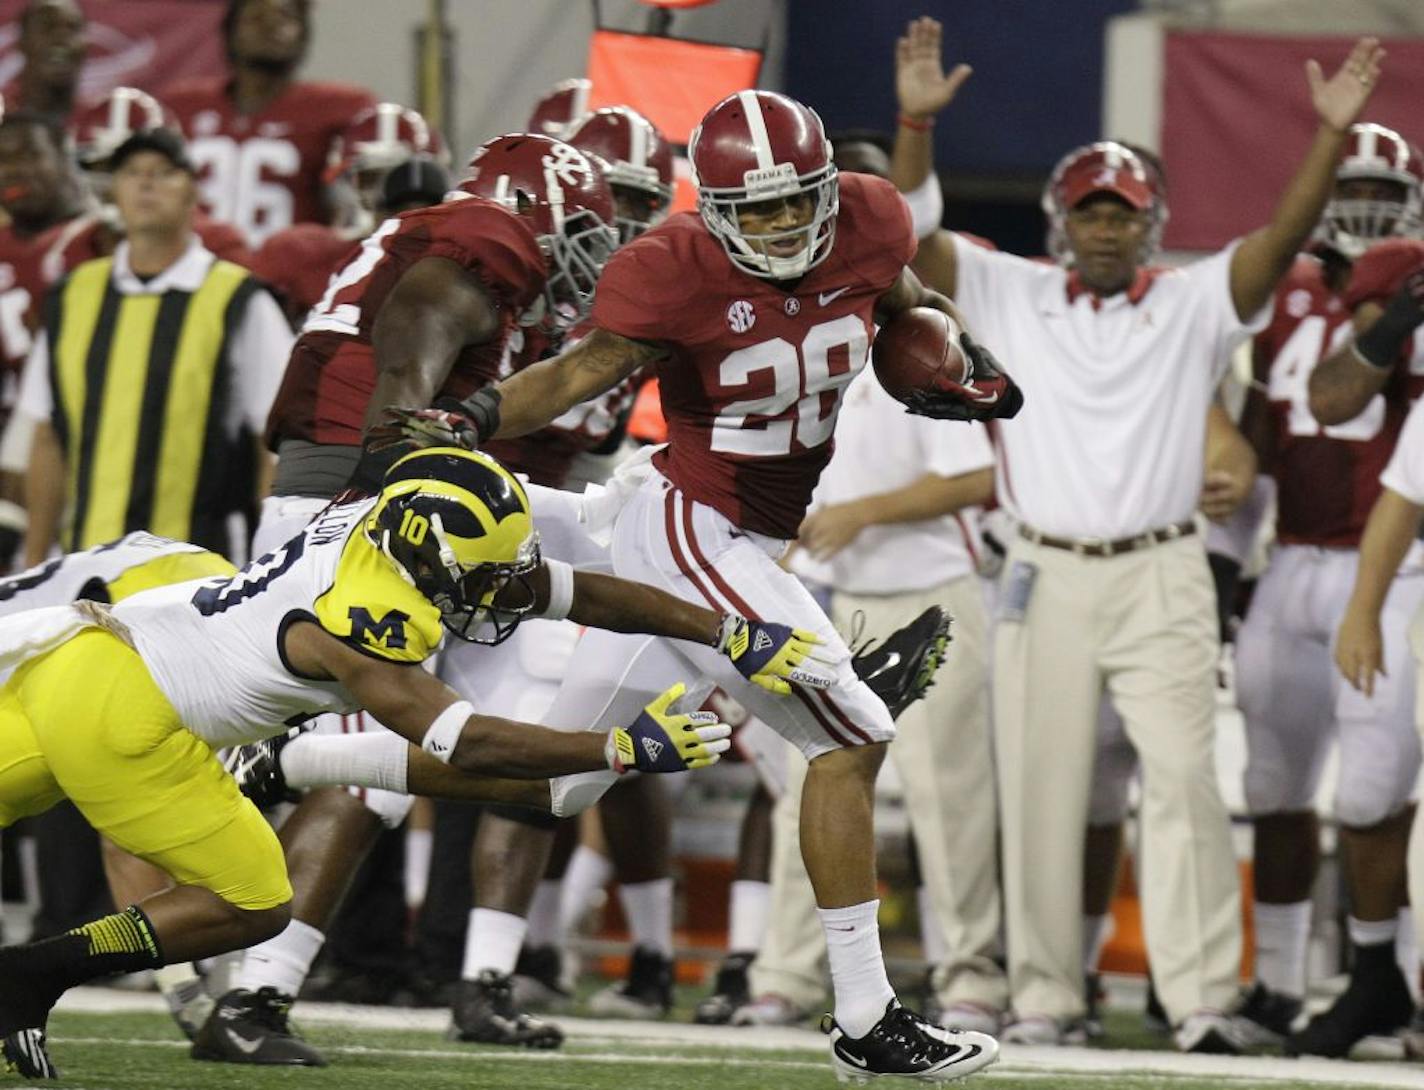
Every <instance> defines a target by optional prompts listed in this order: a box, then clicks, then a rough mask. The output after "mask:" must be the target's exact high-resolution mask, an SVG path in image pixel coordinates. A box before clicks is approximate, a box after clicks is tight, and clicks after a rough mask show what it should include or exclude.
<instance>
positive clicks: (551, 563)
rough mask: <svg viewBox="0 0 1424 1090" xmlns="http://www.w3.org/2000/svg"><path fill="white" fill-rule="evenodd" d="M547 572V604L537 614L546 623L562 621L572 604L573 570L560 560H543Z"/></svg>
mask: <svg viewBox="0 0 1424 1090" xmlns="http://www.w3.org/2000/svg"><path fill="white" fill-rule="evenodd" d="M544 567H545V569H547V570H548V572H549V604H548V605H547V606H545V607H544V612H543V613H541V614H539V616H540V617H542V618H543V619H544V620H546V621H562V620H563V619H564V618H565V617H567V616H568V615H569V610H570V609H572V608H573V604H574V569H573V568H572V567H570V566H569V565H568V564H565V563H564V562H563V561H562V560H545V561H544Z"/></svg>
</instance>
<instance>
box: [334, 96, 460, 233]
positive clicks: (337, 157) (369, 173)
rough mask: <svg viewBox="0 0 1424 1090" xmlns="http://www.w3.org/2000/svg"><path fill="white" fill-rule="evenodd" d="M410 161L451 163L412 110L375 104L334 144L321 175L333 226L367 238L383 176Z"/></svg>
mask: <svg viewBox="0 0 1424 1090" xmlns="http://www.w3.org/2000/svg"><path fill="white" fill-rule="evenodd" d="M412 159H431V160H434V161H435V162H437V163H439V164H440V165H441V166H448V165H449V162H450V155H449V152H447V151H446V150H445V142H444V141H443V140H441V139H440V134H439V133H438V132H436V131H435V130H434V129H432V128H431V127H430V126H429V125H428V124H426V121H425V118H423V117H422V116H421V115H420V114H419V113H417V112H416V111H415V110H412V109H410V108H409V107H406V106H402V105H401V104H400V103H398V102H379V103H377V104H376V105H374V106H368V107H367V108H366V109H364V110H362V111H361V112H360V113H358V114H357V115H356V116H355V117H353V118H352V119H351V120H350V121H349V122H348V123H347V125H346V127H345V128H344V129H342V130H341V132H340V133H339V134H338V135H337V137H336V139H335V140H333V141H332V143H331V151H330V153H329V154H328V156H327V162H326V171H325V173H324V175H323V177H324V178H325V179H326V184H327V200H328V202H329V203H330V205H331V207H332V210H333V218H334V220H335V222H336V223H338V224H339V225H342V226H345V227H350V228H353V229H355V231H356V232H357V233H365V232H369V231H370V230H371V229H372V228H373V227H374V226H375V209H376V206H377V205H378V204H379V203H380V197H381V186H382V185H383V184H384V182H385V179H386V175H387V174H389V173H390V172H391V171H392V170H394V169H395V168H396V167H398V166H401V165H402V164H404V163H408V162H410V161H411V160H412Z"/></svg>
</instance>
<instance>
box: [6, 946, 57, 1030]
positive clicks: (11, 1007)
mask: <svg viewBox="0 0 1424 1090" xmlns="http://www.w3.org/2000/svg"><path fill="white" fill-rule="evenodd" d="M50 941H53V940H50ZM36 957H37V955H36V954H35V948H34V947H33V946H5V947H0V982H3V986H0V1037H10V1036H11V1035H14V1034H21V1033H29V1032H34V1031H38V1030H43V1029H44V1027H45V1023H46V1022H48V1021H49V1012H50V1009H51V1008H52V1007H53V1006H54V1005H55V1003H56V1002H57V1001H58V1000H59V997H60V996H61V995H63V994H64V988H63V987H59V988H56V987H54V986H53V985H50V986H46V984H45V982H44V975H45V974H44V973H43V972H42V971H41V970H40V969H38V968H36Z"/></svg>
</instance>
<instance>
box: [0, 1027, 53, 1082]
mask: <svg viewBox="0 0 1424 1090" xmlns="http://www.w3.org/2000/svg"><path fill="white" fill-rule="evenodd" d="M0 1074H9V1075H19V1076H20V1077H21V1078H22V1079H57V1078H59V1071H58V1070H56V1068H55V1066H54V1061H53V1060H51V1059H50V1058H49V1049H48V1048H47V1047H46V1045H45V1031H44V1030H42V1029H22V1030H17V1031H16V1032H14V1033H11V1034H7V1035H6V1036H5V1037H4V1039H3V1040H0Z"/></svg>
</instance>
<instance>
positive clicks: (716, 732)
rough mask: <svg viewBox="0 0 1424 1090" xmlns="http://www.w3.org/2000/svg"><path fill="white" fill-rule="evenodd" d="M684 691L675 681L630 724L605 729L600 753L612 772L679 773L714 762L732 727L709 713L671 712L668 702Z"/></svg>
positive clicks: (726, 743)
mask: <svg viewBox="0 0 1424 1090" xmlns="http://www.w3.org/2000/svg"><path fill="white" fill-rule="evenodd" d="M686 691H687V686H686V685H684V684H683V683H682V682H680V681H679V682H678V683H677V684H676V685H674V686H673V687H672V688H671V689H668V690H667V691H666V692H665V693H663V694H662V695H661V696H659V697H658V698H657V699H656V700H654V701H653V702H652V703H651V704H649V705H648V706H647V707H645V708H644V709H643V710H642V711H641V712H639V713H638V718H637V719H635V720H633V723H632V725H631V726H628V727H626V728H625V727H616V728H614V729H613V730H611V731H609V732H608V744H607V745H606V746H605V747H604V753H605V754H606V756H607V757H608V767H609V768H611V769H613V771H614V772H618V773H622V772H627V771H628V770H629V769H634V768H636V769H637V770H638V771H639V772H682V771H685V770H686V769H689V768H706V767H707V766H708V765H710V764H716V763H717V761H718V760H719V759H720V758H721V756H722V754H723V753H725V752H726V751H727V748H728V747H729V746H730V745H731V744H732V743H731V742H730V741H728V739H729V738H730V737H731V734H732V728H731V727H729V726H727V724H726V723H719V722H718V721H717V717H716V716H715V715H713V714H712V713H711V712H703V711H694V712H674V711H670V710H669V708H670V707H671V705H672V703H673V702H674V701H675V700H677V699H678V698H679V697H681V696H682V694H683V693H684V692H686Z"/></svg>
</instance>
